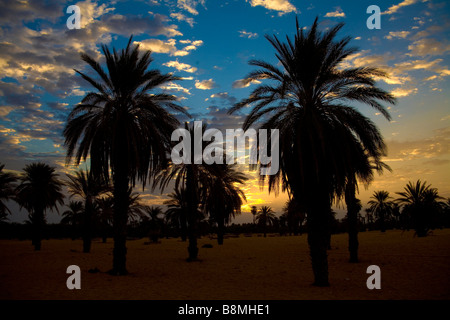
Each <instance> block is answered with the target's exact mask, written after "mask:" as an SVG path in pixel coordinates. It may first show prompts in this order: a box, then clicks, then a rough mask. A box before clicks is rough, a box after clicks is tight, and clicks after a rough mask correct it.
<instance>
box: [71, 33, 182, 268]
mask: <svg viewBox="0 0 450 320" xmlns="http://www.w3.org/2000/svg"><path fill="white" fill-rule="evenodd" d="M102 52H103V55H104V57H105V60H106V67H107V72H106V71H105V70H104V69H103V68H102V67H101V65H100V64H99V63H98V62H97V61H95V60H94V59H93V58H92V57H90V56H88V55H87V54H85V53H83V54H82V55H81V58H82V59H83V61H85V62H86V63H87V64H88V65H89V66H90V67H91V68H92V69H93V70H94V71H95V72H96V73H97V75H98V76H99V77H100V80H95V79H94V78H91V77H89V76H87V75H86V74H84V73H82V72H79V71H76V72H77V73H78V74H79V75H81V77H82V78H83V79H84V80H86V81H87V82H89V83H90V84H91V85H92V86H93V87H94V88H95V91H93V92H89V93H88V94H87V95H86V96H85V97H84V98H83V100H82V101H81V103H80V104H78V105H76V106H75V107H74V109H73V110H72V112H71V113H70V115H69V118H68V122H67V124H66V127H65V129H64V137H65V145H66V146H67V162H68V163H69V162H70V161H71V159H72V158H73V157H75V164H77V165H78V164H79V163H80V161H81V160H82V159H84V160H86V158H87V156H88V155H90V162H91V171H92V174H93V175H94V176H99V175H102V176H103V177H104V178H105V180H108V179H109V172H110V171H111V173H112V181H113V195H114V219H113V224H114V226H113V227H114V249H113V268H112V270H111V271H110V273H111V274H116V275H117V274H119V275H120V274H126V273H127V269H126V252H127V250H126V225H127V220H128V207H127V205H128V201H127V199H128V195H129V193H128V189H129V186H130V184H131V185H133V186H134V185H135V182H136V180H138V181H140V182H142V183H143V185H144V186H145V184H146V181H147V178H148V176H149V174H154V173H155V171H156V170H158V168H159V166H160V165H161V163H162V162H164V161H166V154H167V152H168V150H169V147H170V136H171V134H172V132H173V130H174V129H175V128H176V127H177V126H178V124H179V122H178V120H177V119H176V118H175V116H173V115H172V114H170V113H169V112H167V111H166V109H165V108H169V109H172V110H173V111H175V112H178V113H184V114H186V111H185V110H184V109H183V108H182V107H180V106H178V105H176V104H175V103H174V102H175V101H176V100H177V98H176V97H175V96H173V95H169V94H166V93H159V92H157V91H156V89H157V88H158V87H160V86H162V85H164V84H166V83H168V82H170V81H174V80H178V79H179V78H177V77H175V76H173V75H172V74H161V73H160V72H159V71H158V70H147V69H148V67H149V65H150V63H151V62H152V59H151V57H150V54H151V52H150V51H145V52H143V53H141V52H140V51H139V46H138V45H132V37H130V39H129V41H128V44H127V46H126V48H125V49H122V50H121V51H120V52H117V51H116V50H115V49H113V52H112V53H111V52H110V50H109V49H108V47H107V46H105V45H102ZM150 92H151V93H150Z"/></svg>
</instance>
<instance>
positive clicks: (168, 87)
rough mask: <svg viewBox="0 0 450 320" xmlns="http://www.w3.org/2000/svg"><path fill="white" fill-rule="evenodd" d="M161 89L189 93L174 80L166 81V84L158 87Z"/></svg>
mask: <svg viewBox="0 0 450 320" xmlns="http://www.w3.org/2000/svg"><path fill="white" fill-rule="evenodd" d="M160 88H161V89H163V90H167V91H171V92H182V93H185V94H188V95H190V94H191V93H190V92H189V89H186V88H184V87H182V86H181V85H179V84H178V83H175V82H168V83H167V84H165V85H163V86H161V87H160Z"/></svg>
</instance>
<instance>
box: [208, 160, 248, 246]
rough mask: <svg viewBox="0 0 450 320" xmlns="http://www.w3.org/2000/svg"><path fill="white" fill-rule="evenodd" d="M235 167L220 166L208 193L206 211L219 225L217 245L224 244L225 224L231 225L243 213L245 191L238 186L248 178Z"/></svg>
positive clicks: (228, 165) (217, 166)
mask: <svg viewBox="0 0 450 320" xmlns="http://www.w3.org/2000/svg"><path fill="white" fill-rule="evenodd" d="M235 168H236V167H235V165H230V164H218V165H216V170H215V171H214V173H215V176H214V177H213V178H212V179H213V181H212V184H211V189H210V190H209V191H208V195H207V200H206V201H207V202H206V205H205V210H206V211H207V212H209V214H210V217H212V218H213V220H214V221H215V222H216V223H217V243H218V244H219V245H222V244H223V236H224V231H225V224H227V223H229V222H230V220H231V218H234V216H235V214H240V213H241V206H242V204H243V200H244V201H246V198H245V194H244V191H243V190H242V189H240V188H239V187H238V186H237V184H244V183H245V181H247V179H248V178H247V177H246V176H245V174H244V173H242V172H239V171H237V170H236V169H235Z"/></svg>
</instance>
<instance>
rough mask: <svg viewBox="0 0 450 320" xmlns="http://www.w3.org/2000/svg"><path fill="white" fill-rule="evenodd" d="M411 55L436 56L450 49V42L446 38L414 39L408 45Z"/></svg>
mask: <svg viewBox="0 0 450 320" xmlns="http://www.w3.org/2000/svg"><path fill="white" fill-rule="evenodd" d="M408 50H410V51H411V52H410V53H408V55H409V56H427V55H430V56H434V55H443V54H445V53H447V52H448V51H450V43H449V42H448V41H445V40H439V41H438V40H435V39H432V38H423V39H420V40H417V41H414V42H413V43H412V44H411V45H409V46H408Z"/></svg>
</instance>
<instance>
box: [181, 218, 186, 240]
mask: <svg viewBox="0 0 450 320" xmlns="http://www.w3.org/2000/svg"><path fill="white" fill-rule="evenodd" d="M180 229H181V241H183V242H186V239H187V217H186V213H185V212H184V211H183V213H181V217H180Z"/></svg>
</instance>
